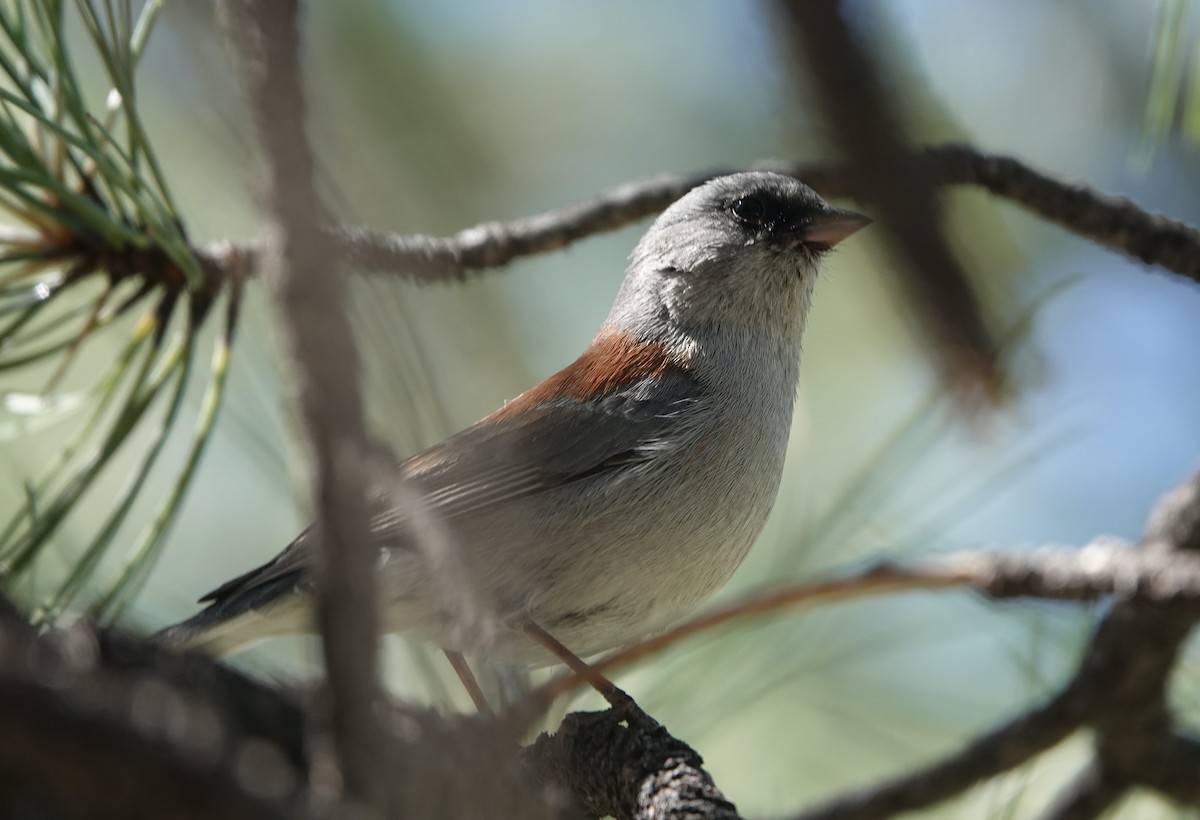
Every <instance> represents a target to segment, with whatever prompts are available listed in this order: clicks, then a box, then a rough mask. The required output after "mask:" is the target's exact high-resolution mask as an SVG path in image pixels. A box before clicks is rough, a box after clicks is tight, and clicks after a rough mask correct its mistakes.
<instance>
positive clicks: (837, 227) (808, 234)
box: [795, 208, 871, 248]
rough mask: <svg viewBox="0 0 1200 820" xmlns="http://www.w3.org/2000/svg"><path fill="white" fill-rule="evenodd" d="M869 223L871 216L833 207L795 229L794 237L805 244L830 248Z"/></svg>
mask: <svg viewBox="0 0 1200 820" xmlns="http://www.w3.org/2000/svg"><path fill="white" fill-rule="evenodd" d="M870 224H871V218H870V217H868V216H863V215H862V214H857V213H855V212H854V211H843V210H841V209H839V208H834V209H832V210H830V211H826V212H824V213H820V214H817V215H816V216H814V217H812V218H811V219H810V220H809V221H808V222H806V223H805V224H804V225H801V226H800V227H799V228H797V229H796V234H795V235H796V238H797V239H799V240H800V241H801V242H803V243H804V244H805V245H818V246H823V247H826V248H832V247H833V246H834V245H836V244H837V243H839V242H841V241H842V240H843V239H845V238H846V237H848V236H850V235H851V234H853V233H857V232H858V231H860V230H862V229H863V228H865V227H867V226H868V225H870Z"/></svg>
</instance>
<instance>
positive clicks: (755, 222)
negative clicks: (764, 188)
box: [729, 196, 770, 228]
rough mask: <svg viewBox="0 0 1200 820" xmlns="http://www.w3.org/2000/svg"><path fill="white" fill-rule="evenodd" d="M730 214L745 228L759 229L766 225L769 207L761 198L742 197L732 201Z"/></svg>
mask: <svg viewBox="0 0 1200 820" xmlns="http://www.w3.org/2000/svg"><path fill="white" fill-rule="evenodd" d="M729 210H730V212H731V213H732V214H733V215H734V216H735V217H736V218H737V220H738V222H741V223H742V224H743V225H745V226H746V227H747V228H761V227H762V226H763V225H765V224H767V222H768V221H770V220H769V219H768V216H769V214H768V212H769V211H770V207H769V206H768V205H767V203H766V202H764V201H763V200H762V199H761V198H759V197H756V196H744V197H741V198H740V199H736V200H734V203H733V204H732V205H730V206H729Z"/></svg>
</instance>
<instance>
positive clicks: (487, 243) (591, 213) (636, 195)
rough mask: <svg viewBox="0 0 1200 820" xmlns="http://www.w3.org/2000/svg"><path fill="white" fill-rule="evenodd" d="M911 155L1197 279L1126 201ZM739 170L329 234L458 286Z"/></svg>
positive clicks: (354, 260)
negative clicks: (433, 228)
mask: <svg viewBox="0 0 1200 820" xmlns="http://www.w3.org/2000/svg"><path fill="white" fill-rule="evenodd" d="M917 159H918V160H919V161H922V162H924V164H925V167H926V170H927V171H928V173H929V174H930V176H931V177H932V178H933V179H934V181H935V182H936V183H937V184H939V185H962V186H970V187H976V188H981V189H983V190H985V191H988V192H989V193H992V194H994V195H995V196H998V197H1000V198H1002V199H1007V200H1009V201H1011V202H1013V203H1014V204H1016V205H1019V206H1021V207H1022V208H1025V209H1026V210H1028V211H1031V212H1032V213H1035V214H1037V215H1038V216H1041V217H1043V218H1045V219H1046V220H1048V221H1050V222H1053V223H1054V224H1056V225H1058V226H1059V227H1061V228H1064V229H1066V230H1068V231H1070V232H1072V233H1074V234H1076V235H1078V236H1081V237H1083V238H1085V239H1090V240H1091V241H1093V242H1095V243H1097V244H1098V245H1101V246H1103V247H1105V248H1108V249H1109V250H1111V251H1115V252H1117V253H1121V254H1124V255H1126V256H1130V257H1132V258H1134V259H1137V260H1139V261H1141V262H1144V263H1146V264H1147V265H1153V266H1156V267H1160V268H1162V269H1164V270H1167V271H1171V272H1172V273H1175V274H1177V275H1179V276H1181V277H1183V278H1185V279H1190V280H1191V281H1193V282H1197V283H1200V232H1198V231H1197V230H1196V229H1195V228H1192V227H1191V226H1189V225H1187V224H1185V223H1183V222H1179V221H1177V220H1174V219H1170V218H1168V217H1166V216H1162V215H1160V214H1155V213H1151V212H1149V211H1146V210H1144V209H1143V208H1141V207H1139V206H1138V205H1137V204H1136V203H1134V202H1132V201H1130V200H1128V199H1124V198H1121V197H1117V196H1112V195H1110V194H1105V193H1102V192H1100V191H1097V190H1096V189H1095V188H1092V187H1091V186H1088V185H1084V184H1082V183H1078V182H1069V181H1066V180H1061V179H1056V178H1055V177H1052V176H1050V175H1048V174H1045V173H1043V172H1042V171H1038V170H1036V169H1034V168H1032V167H1031V166H1029V165H1026V164H1025V163H1023V162H1021V161H1020V160H1018V159H1015V158H1013V157H1008V156H1003V155H999V154H989V153H986V152H984V151H980V150H979V149H977V148H974V147H972V146H968V145H953V144H951V145H938V146H932V147H928V148H925V149H923V151H922V152H921V153H920V154H919V155H918V157H917ZM749 167H750V168H754V169H758V170H772V171H778V172H779V173H784V174H790V175H792V176H794V177H796V178H797V179H802V180H804V181H805V182H807V183H808V184H809V185H811V186H812V187H813V188H815V189H816V190H818V191H819V192H820V193H821V194H822V195H824V196H826V197H828V198H841V197H849V198H854V197H855V196H856V195H857V192H856V190H855V189H854V184H853V181H852V177H851V175H850V173H849V169H848V168H847V167H846V166H845V165H842V164H837V163H805V162H759V163H755V164H753V165H751V166H749ZM740 170H746V168H721V169H713V170H711V171H707V172H703V173H699V174H686V175H678V174H662V175H659V176H655V177H651V178H649V179H645V180H641V181H635V182H628V183H625V184H624V185H620V186H618V187H616V188H613V189H611V190H610V191H607V192H605V193H602V194H599V195H597V196H594V197H591V198H588V199H585V200H582V201H580V202H577V203H575V204H574V205H569V206H567V207H564V208H561V209H557V210H553V211H546V212H544V213H541V214H537V215H535V216H531V217H526V218H524V219H517V220H514V221H511V222H485V223H482V224H480V225H476V226H475V227H472V228H467V229H465V230H462V231H459V232H458V233H456V234H452V235H451V236H446V237H435V236H428V235H424V234H409V235H403V234H392V233H380V232H377V231H370V230H366V229H363V228H344V227H343V228H336V229H333V230H332V231H330V234H331V236H332V239H333V241H334V243H335V244H336V245H337V247H338V249H339V251H340V253H341V254H342V257H343V258H344V259H345V260H346V261H347V262H349V263H350V264H352V265H354V266H356V267H359V268H363V269H365V270H370V271H375V272H379V273H393V274H397V275H399V276H401V277H403V278H406V279H411V280H413V281H417V282H441V281H458V280H462V279H465V278H466V276H467V273H468V272H469V271H478V270H486V269H492V268H499V267H503V266H504V265H507V264H508V263H510V262H512V261H513V260H515V259H519V258H521V257H525V256H533V255H536V254H542V253H550V252H552V251H557V250H561V249H562V248H565V247H567V246H568V245H571V244H573V243H575V242H578V241H579V240H581V239H585V238H587V237H589V236H592V235H594V234H599V233H604V232H607V231H613V230H616V229H618V228H622V227H625V226H626V225H629V224H631V223H633V222H636V221H638V220H640V219H644V218H645V217H647V216H651V215H653V214H656V213H658V212H659V211H661V210H662V209H663V208H665V207H667V206H668V205H670V204H671V203H672V202H674V201H675V200H676V199H678V198H679V197H681V196H683V194H685V193H687V192H688V191H689V190H691V189H692V188H694V187H695V186H697V185H699V184H701V183H702V182H705V181H706V180H709V179H712V178H713V177H716V176H721V175H724V174H731V173H736V172H737V171H740ZM258 252H259V249H258V248H257V247H256V246H255V245H253V244H234V243H229V242H221V243H216V244H213V245H210V246H207V247H205V248H203V249H201V250H200V251H199V253H200V255H201V256H202V257H204V258H206V259H208V260H210V261H211V262H212V263H213V264H215V265H217V266H218V267H226V266H235V267H236V268H237V269H238V270H241V271H246V270H251V269H253V268H255V267H256V266H257V264H258V260H257V255H258Z"/></svg>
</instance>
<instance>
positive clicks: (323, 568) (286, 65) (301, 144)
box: [224, 0, 389, 811]
mask: <svg viewBox="0 0 1200 820" xmlns="http://www.w3.org/2000/svg"><path fill="white" fill-rule="evenodd" d="M224 8H225V11H226V12H227V15H228V17H229V30H230V34H231V36H232V37H233V40H234V42H235V43H236V44H237V46H238V54H239V57H240V60H241V64H242V71H243V75H244V77H245V80H246V86H247V92H248V96H249V101H250V110H251V112H252V115H253V120H254V125H255V129H256V131H257V134H258V139H259V143H260V145H261V153H262V161H263V170H264V174H263V182H264V185H263V188H264V199H265V205H266V211H267V218H268V225H267V228H266V237H267V239H266V241H265V243H264V245H263V249H262V256H263V262H264V264H265V266H267V267H269V269H270V271H271V274H272V275H271V279H272V283H273V284H274V286H275V290H276V295H277V298H278V300H279V303H280V306H281V307H282V310H283V320H284V327H285V331H286V336H287V342H288V347H289V350H290V353H291V358H292V368H293V396H294V399H295V402H296V405H297V407H298V408H299V410H300V415H301V418H302V421H303V425H304V428H305V432H306V433H307V437H308V443H309V447H310V452H311V455H312V462H313V495H314V500H315V507H316V510H317V523H316V525H315V526H316V532H317V533H318V537H317V538H316V542H317V550H316V557H317V570H318V571H317V582H318V583H317V593H318V594H317V619H318V622H319V625H320V631H321V636H322V638H323V642H322V643H323V648H324V653H325V669H326V674H327V677H328V682H329V691H330V700H331V703H330V729H331V733H332V737H333V745H334V748H335V749H336V751H337V757H338V763H339V766H340V776H341V779H342V783H341V789H340V791H342V793H344V794H345V795H346V796H347V797H348V798H350V799H352V800H357V801H359V802H361V803H363V804H365V805H368V806H372V807H374V808H376V809H377V810H380V811H382V810H384V809H385V808H386V806H387V804H388V802H389V800H388V797H387V794H388V786H387V783H388V779H387V778H388V769H389V756H388V754H387V752H388V749H389V744H388V739H387V737H386V735H385V733H384V732H383V731H382V729H381V726H380V721H379V717H378V709H379V707H380V703H381V696H380V691H379V687H378V681H377V676H378V660H377V641H378V624H377V618H378V616H377V613H376V608H375V587H374V579H373V569H374V563H375V555H374V550H373V549H372V547H371V539H370V537H369V530H368V523H367V522H368V510H367V498H366V492H365V488H364V486H363V477H362V472H363V469H362V468H363V465H364V464H365V463H366V457H367V436H366V433H365V430H364V427H363V420H362V419H363V415H362V406H361V401H360V397H359V386H358V364H357V358H356V355H355V349H354V341H353V337H352V334H351V329H350V325H349V322H348V320H347V318H346V312H345V308H344V295H343V281H342V276H341V274H340V272H339V270H338V265H337V254H336V251H335V248H334V247H333V245H332V243H330V242H329V241H328V239H327V237H326V235H325V234H324V233H323V232H322V231H321V229H320V225H321V223H322V222H323V213H322V210H321V207H320V204H319V202H318V200H317V196H316V193H315V190H314V187H313V168H314V163H313V157H312V154H311V150H310V148H309V145H308V142H307V140H306V139H305V136H304V135H305V120H304V100H303V94H302V91H301V88H300V61H299V56H298V52H299V48H300V43H299V30H298V27H297V14H298V5H297V2H296V0H272V1H271V2H256V0H226V2H225V6H224Z"/></svg>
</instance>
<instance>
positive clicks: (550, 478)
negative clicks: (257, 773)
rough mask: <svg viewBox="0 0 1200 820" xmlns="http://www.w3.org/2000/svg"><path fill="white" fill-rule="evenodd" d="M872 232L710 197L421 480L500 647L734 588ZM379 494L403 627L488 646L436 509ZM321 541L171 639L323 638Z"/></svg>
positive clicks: (389, 592) (592, 632) (772, 180)
mask: <svg viewBox="0 0 1200 820" xmlns="http://www.w3.org/2000/svg"><path fill="white" fill-rule="evenodd" d="M868 222H869V220H868V219H867V218H866V217H863V216H860V215H858V214H855V213H851V212H848V211H843V210H839V209H837V208H834V207H832V206H830V205H829V204H827V203H826V202H825V201H824V200H822V199H821V198H820V197H819V196H818V195H817V194H816V193H814V192H813V191H812V190H811V189H810V188H808V187H806V186H805V185H803V184H801V183H800V182H797V181H796V180H795V179H792V178H790V177H786V176H781V175H779V174H772V173H741V174H734V175H731V176H725V177H721V178H718V179H714V180H712V181H710V182H707V183H705V184H703V185H701V186H699V187H697V188H695V189H694V190H692V191H691V192H690V193H688V194H687V195H685V196H684V197H682V198H681V199H679V200H678V201H677V202H675V203H674V204H673V205H671V206H670V207H669V208H668V209H667V210H666V211H664V212H663V213H662V215H661V216H659V218H658V219H657V220H655V222H654V224H653V225H651V226H650V229H649V230H648V231H647V232H646V234H645V236H643V237H642V240H641V241H640V242H639V243H638V245H637V247H636V249H635V250H634V251H633V256H632V262H631V264H630V265H629V270H628V275H627V276H626V278H625V282H624V284H623V285H622V286H621V291H620V293H619V294H618V296H617V299H616V303H615V304H614V305H613V307H612V311H611V312H610V313H609V315H608V319H607V321H606V322H605V323H604V326H603V327H602V328H601V329H600V332H599V334H597V336H596V338H595V339H594V340H593V341H592V343H591V344H590V345H589V346H588V348H587V349H586V350H585V351H584V352H583V354H582V355H581V356H580V357H579V358H578V359H576V360H575V361H574V362H573V363H572V364H570V365H568V366H567V367H566V368H564V369H563V370H561V371H559V372H558V373H555V374H554V375H553V376H550V377H549V378H548V379H546V380H545V381H543V382H542V383H541V384H539V385H537V386H536V387H534V388H532V389H530V390H528V391H526V392H525V393H523V394H521V395H520V396H518V397H517V398H516V399H513V400H512V401H510V402H508V403H507V404H505V405H504V406H503V407H501V408H500V409H499V410H497V411H496V412H494V413H492V414H491V415H489V416H487V417H486V418H484V419H482V420H480V421H479V422H477V423H476V424H474V425H472V426H471V427H469V428H467V429H466V430H464V431H462V432H461V433H458V434H457V435H454V436H451V437H450V438H448V439H446V440H445V441H442V442H440V443H438V444H435V445H434V446H433V447H430V448H429V449H428V450H425V451H424V452H421V453H418V454H416V455H414V456H412V457H410V458H408V459H407V460H405V461H403V462H402V463H401V464H400V465H399V467H398V472H399V474H400V475H402V476H404V477H405V478H406V479H407V487H409V488H410V489H411V491H412V493H411V495H415V496H417V497H419V498H420V502H419V503H420V504H421V505H422V509H423V510H424V511H425V512H426V513H428V516H427V517H428V518H429V519H430V520H433V521H435V522H436V525H437V527H438V528H439V532H440V533H441V534H442V536H443V537H444V539H445V540H446V542H447V543H448V544H450V545H451V547H452V550H453V552H454V556H455V558H456V560H457V562H458V565H459V567H460V568H461V570H462V571H461V572H460V573H459V574H460V576H461V577H460V579H459V580H460V581H461V583H462V584H465V585H467V587H468V589H467V590H466V591H465V592H466V593H467V594H470V595H471V596H472V597H473V599H475V600H477V601H481V602H484V603H485V604H486V606H487V607H488V608H489V609H490V611H491V612H492V614H493V616H494V623H496V624H499V625H500V626H499V629H498V630H497V631H496V633H495V634H494V635H493V636H492V639H491V641H490V646H489V650H490V651H491V652H493V653H494V654H495V655H496V656H497V657H499V658H502V659H507V660H515V661H520V662H530V663H545V662H550V661H552V660H553V655H552V654H550V652H549V651H548V650H547V648H546V647H545V645H539V641H540V640H541V639H537V640H535V639H531V637H530V635H531V631H530V627H531V626H532V627H534V629H535V630H536V631H535V632H534V633H532V634H535V635H538V634H540V635H549V636H552V637H553V639H556V640H557V641H558V642H559V643H561V644H562V645H563V646H565V647H566V648H567V649H569V650H570V651H571V652H573V653H575V654H576V655H589V654H592V653H595V652H598V651H600V650H604V649H608V648H610V647H615V646H619V645H622V644H627V643H629V642H632V641H634V640H636V639H637V638H639V637H642V636H645V635H647V634H650V633H653V632H655V631H656V630H660V629H662V628H664V627H665V626H666V625H667V624H669V623H670V622H671V621H672V620H673V619H676V618H678V617H679V616H680V615H682V614H684V613H686V612H687V611H688V610H689V609H691V608H692V607H693V606H695V605H696V604H697V603H698V602H700V601H701V600H703V599H704V598H705V597H706V596H708V595H709V594H710V593H712V592H713V591H715V590H716V589H717V588H718V587H720V586H721V585H722V584H724V583H725V582H726V581H727V580H728V579H729V577H730V576H731V575H732V574H733V572H734V570H735V569H736V568H737V567H738V565H739V564H740V563H741V562H742V559H743V558H744V557H745V555H746V553H747V551H748V550H749V548H750V545H751V543H752V542H753V541H754V540H755V538H756V537H757V536H758V534H759V531H760V530H761V529H762V526H763V523H764V521H765V520H766V518H767V514H768V512H769V511H770V509H771V507H772V505H773V504H774V501H775V495H776V492H777V490H778V487H779V480H780V475H781V472H782V469H783V461H784V451H785V449H786V447H787V441H788V431H789V428H790V427H791V422H792V409H793V402H794V398H795V393H796V380H797V374H798V371H799V367H800V337H801V334H802V333H803V331H804V326H805V320H806V317H807V314H808V310H809V304H810V302H811V298H812V292H813V285H814V283H815V281H816V278H817V273H818V270H819V267H820V262H821V258H822V257H823V256H824V255H825V253H826V251H828V250H829V249H830V248H831V247H833V246H834V245H836V244H837V243H838V242H840V241H841V240H843V239H845V238H846V237H847V236H849V235H850V234H852V233H854V232H855V231H857V230H859V229H860V228H862V227H863V226H864V225H866V224H867V223H868ZM376 489H377V492H376V493H375V494H374V501H373V504H374V508H373V516H374V517H373V519H372V522H371V525H372V531H373V534H374V538H375V543H376V546H377V547H378V549H379V550H380V553H379V555H380V560H379V569H378V583H379V590H380V601H381V605H382V606H383V613H382V623H383V626H384V628H385V629H387V630H389V631H396V632H412V633H415V634H418V635H420V636H423V637H424V638H427V639H428V640H431V641H433V642H435V643H437V644H438V645H439V646H441V647H443V648H445V649H447V650H450V651H460V650H461V651H472V650H474V649H477V648H479V647H478V645H477V644H476V643H475V641H474V639H473V638H472V636H470V635H469V634H464V632H463V630H461V629H457V628H456V627H455V618H454V614H453V612H452V609H453V607H452V606H451V605H450V604H449V603H448V602H447V600H446V597H447V596H446V595H445V594H444V588H443V586H441V585H439V583H438V582H437V580H436V578H435V576H436V574H437V568H436V567H435V566H433V564H435V563H436V562H435V561H431V560H430V553H429V551H428V550H422V549H419V548H418V547H417V545H416V543H415V538H416V535H415V529H414V527H413V524H412V522H413V520H414V516H413V515H412V514H409V513H403V512H398V511H397V507H396V506H395V498H396V495H395V493H394V492H389V491H388V490H387V488H384V487H377V488H376ZM311 542H312V536H311V534H310V533H309V532H307V531H306V532H305V533H302V534H301V535H300V536H299V537H298V538H296V540H295V541H293V542H292V544H291V545H290V546H288V547H287V549H285V550H284V551H283V552H282V553H280V554H279V555H278V556H276V557H275V558H274V559H273V560H271V561H270V562H269V563H267V564H265V565H263V566H262V567H259V568H258V569H255V570H253V571H251V572H248V573H246V574H245V575H242V576H240V577H238V578H235V579H234V580H232V581H230V582H228V583H227V584H225V585H224V586H222V587H220V588H218V589H217V590H215V591H214V592H211V593H209V594H208V595H207V596H205V597H204V598H203V599H202V600H204V601H208V602H210V603H209V604H208V607H207V608H206V609H204V610H203V611H201V612H200V613H199V614H197V615H195V616H193V617H192V618H190V619H188V620H187V621H184V622H183V623H181V624H179V625H177V626H174V627H171V628H170V629H167V630H165V631H164V632H162V633H160V635H159V639H160V640H161V641H163V642H165V643H168V644H173V645H183V646H190V647H197V648H202V649H204V650H207V651H209V652H212V653H215V654H226V653H229V652H232V651H235V650H237V649H238V648H240V647H242V646H244V645H246V644H249V643H251V642H254V641H257V640H259V639H262V638H267V637H271V636H276V635H284V634H294V633H302V632H309V631H312V629H313V619H312V615H311V610H312V606H311V604H312V594H311V579H310V566H311V551H312V549H313V544H312V543H311ZM541 643H542V644H545V641H541Z"/></svg>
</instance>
